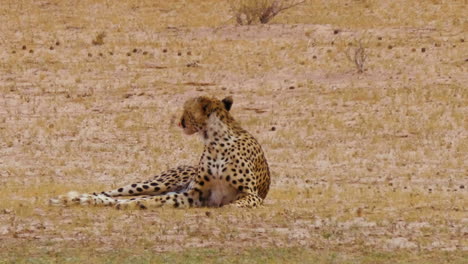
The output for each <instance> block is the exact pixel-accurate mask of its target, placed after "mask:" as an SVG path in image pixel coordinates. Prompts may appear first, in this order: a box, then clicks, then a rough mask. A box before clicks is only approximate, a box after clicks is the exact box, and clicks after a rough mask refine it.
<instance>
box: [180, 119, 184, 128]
mask: <svg viewBox="0 0 468 264" xmlns="http://www.w3.org/2000/svg"><path fill="white" fill-rule="evenodd" d="M180 124H181V125H182V128H185V118H182V120H180Z"/></svg>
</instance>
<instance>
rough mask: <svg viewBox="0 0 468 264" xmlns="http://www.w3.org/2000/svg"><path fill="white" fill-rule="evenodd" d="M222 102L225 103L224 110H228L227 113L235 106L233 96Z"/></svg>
mask: <svg viewBox="0 0 468 264" xmlns="http://www.w3.org/2000/svg"><path fill="white" fill-rule="evenodd" d="M221 102H223V104H224V108H225V109H226V111H229V110H231V107H232V104H233V100H232V97H231V96H228V97H226V98H224V99H223V100H222V101H221Z"/></svg>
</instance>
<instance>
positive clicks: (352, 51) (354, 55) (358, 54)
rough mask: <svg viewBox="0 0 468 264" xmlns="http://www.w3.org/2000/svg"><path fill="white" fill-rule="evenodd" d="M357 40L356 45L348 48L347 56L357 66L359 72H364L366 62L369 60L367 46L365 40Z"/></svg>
mask: <svg viewBox="0 0 468 264" xmlns="http://www.w3.org/2000/svg"><path fill="white" fill-rule="evenodd" d="M355 42H356V47H348V49H347V50H346V58H347V59H348V60H349V61H350V62H352V63H353V64H354V66H356V69H357V72H358V73H363V72H364V64H365V63H366V60H367V51H366V47H364V45H363V40H362V39H359V40H357V41H355Z"/></svg>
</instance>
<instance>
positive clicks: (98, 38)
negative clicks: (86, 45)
mask: <svg viewBox="0 0 468 264" xmlns="http://www.w3.org/2000/svg"><path fill="white" fill-rule="evenodd" d="M106 36H107V35H106V32H104V31H103V32H99V33H98V34H97V35H96V37H95V38H94V39H93V41H92V42H91V43H92V44H93V45H98V46H100V45H103V44H104V38H105V37H106Z"/></svg>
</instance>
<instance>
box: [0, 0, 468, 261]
mask: <svg viewBox="0 0 468 264" xmlns="http://www.w3.org/2000/svg"><path fill="white" fill-rule="evenodd" d="M231 4H232V2H231ZM467 6H468V3H467V1H466V0H451V1H444V0H421V1H405V0H394V1H371V0H330V1H325V0H322V1H306V2H305V3H304V4H302V5H299V6H297V7H294V8H291V9H289V10H285V11H284V12H283V13H280V14H279V15H278V16H276V17H275V18H274V19H273V20H272V21H270V22H269V23H268V24H267V25H262V24H255V25H250V26H239V25H236V20H235V19H233V18H232V17H233V13H232V11H231V5H230V4H229V2H228V1H215V0H205V1H202V0H197V1H196V0H193V1H189V0H186V1H182V0H174V1H160V0H139V1H137V0H130V1H105V0H93V1H92V0H80V1H60V0H40V1H33V0H29V1H28V0H19V1H18V0H2V2H1V5H0V263H101V262H104V263H160V262H161V263H163V262H168V263H467V261H468V191H467V189H468V120H467V119H468V118H467V117H468V45H467V42H468V20H467V17H466V14H467V13H468V8H467ZM359 43H360V44H359ZM359 46H360V47H361V48H362V51H363V52H364V55H365V57H366V60H365V62H364V64H363V68H362V69H363V72H362V73H358V69H357V67H356V65H355V64H354V62H353V58H354V57H353V56H355V54H356V51H357V49H358V48H359ZM197 95H209V96H216V97H218V98H220V99H221V98H223V97H224V96H228V95H231V96H233V98H234V105H233V109H232V114H233V115H234V117H235V118H236V119H237V120H239V121H240V123H241V124H242V125H243V127H244V128H245V129H247V130H248V131H250V132H251V133H252V134H253V135H254V136H256V138H257V139H258V140H259V142H260V143H261V144H262V146H263V149H264V151H265V153H266V156H267V159H268V161H269V163H270V167H271V171H272V186H271V190H270V193H269V195H268V197H267V199H266V201H265V205H264V207H263V208H258V209H227V208H201V209H189V210H174V209H165V208H162V209H152V210H137V211H133V210H115V209H113V208H89V207H50V206H48V203H47V201H48V199H49V198H51V197H54V196H57V195H60V194H64V193H66V192H68V191H70V190H78V191H81V192H94V191H102V190H109V189H113V188H115V187H120V186H121V185H125V184H128V183H132V182H134V181H139V180H146V179H148V178H150V177H151V176H152V175H155V174H157V173H159V172H161V171H163V170H165V169H168V168H171V167H175V166H177V165H181V164H196V163H197V160H198V158H199V156H200V154H201V151H202V143H201V141H200V139H199V138H198V137H197V136H191V137H190V136H186V135H184V134H183V133H182V131H181V130H180V129H179V128H178V127H177V122H178V118H179V115H180V114H181V107H182V104H183V102H184V101H185V100H186V99H188V98H190V97H192V96H197Z"/></svg>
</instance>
